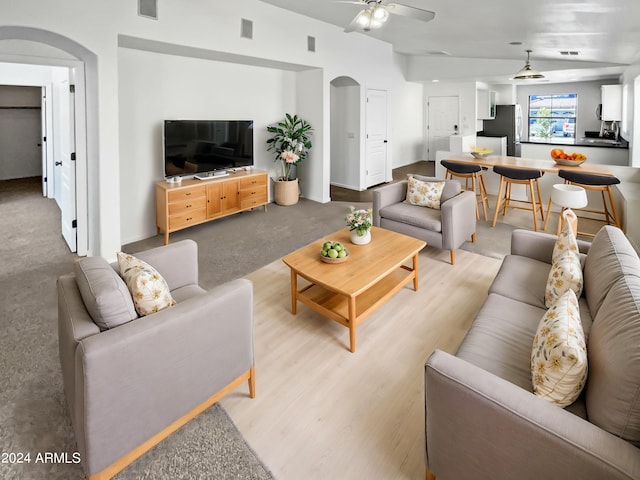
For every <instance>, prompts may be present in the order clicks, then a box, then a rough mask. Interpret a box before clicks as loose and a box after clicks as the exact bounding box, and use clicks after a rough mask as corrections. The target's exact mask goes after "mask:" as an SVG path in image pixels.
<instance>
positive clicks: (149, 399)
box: [74, 279, 254, 473]
mask: <svg viewBox="0 0 640 480" xmlns="http://www.w3.org/2000/svg"><path fill="white" fill-rule="evenodd" d="M253 365H254V351H253V287H252V284H251V282H249V281H248V280H245V279H238V280H234V281H231V282H229V283H226V284H224V285H221V286H219V287H217V288H214V289H213V290H211V291H209V292H207V293H205V294H202V295H198V296H195V297H193V298H191V299H189V300H187V301H185V302H182V303H179V304H176V305H175V306H173V307H170V308H167V309H164V310H162V311H160V312H158V313H155V314H152V315H149V316H146V317H142V318H139V319H137V320H134V321H132V322H129V323H127V324H125V325H121V326H119V327H117V328H114V329H112V330H108V331H105V332H102V333H100V334H99V335H93V336H91V337H88V338H86V339H84V340H83V341H81V342H80V343H79V345H78V349H77V350H76V385H75V395H76V399H75V404H76V418H75V421H74V424H75V427H76V437H77V441H78V446H79V450H80V453H81V455H82V458H83V462H85V468H86V469H87V471H88V473H96V472H99V471H102V470H103V469H104V468H105V467H107V466H109V465H111V464H112V463H113V462H114V461H115V460H117V459H119V458H121V457H122V456H123V455H124V454H126V453H128V452H130V451H131V450H133V449H134V448H135V447H137V446H138V445H140V444H141V443H143V442H144V441H146V440H147V439H149V438H151V437H152V436H154V435H155V434H157V433H158V432H160V431H161V430H163V429H164V428H166V427H167V426H168V425H170V424H171V423H172V422H174V421H175V420H177V419H179V418H180V417H182V416H183V415H184V414H186V413H187V412H189V411H190V410H192V409H193V408H195V407H196V406H198V405H200V404H201V403H202V402H204V401H205V400H207V399H208V398H209V397H211V396H212V395H214V394H215V393H217V392H218V391H220V390H221V389H222V388H223V387H225V386H227V385H228V384H229V383H230V382H231V381H232V380H235V379H236V378H238V377H239V376H240V375H242V374H243V373H245V372H246V371H248V370H249V369H250V368H251V367H253Z"/></svg>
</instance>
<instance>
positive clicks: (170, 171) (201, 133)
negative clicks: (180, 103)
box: [163, 120, 253, 177]
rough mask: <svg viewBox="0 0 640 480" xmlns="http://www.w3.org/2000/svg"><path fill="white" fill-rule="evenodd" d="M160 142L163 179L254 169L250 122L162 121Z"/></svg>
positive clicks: (251, 125) (251, 123)
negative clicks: (162, 127)
mask: <svg viewBox="0 0 640 480" xmlns="http://www.w3.org/2000/svg"><path fill="white" fill-rule="evenodd" d="M163 139H164V175H165V177H171V176H176V175H180V176H186V175H195V174H201V173H204V172H219V171H222V170H228V169H232V168H241V167H248V166H252V165H253V121H252V120H165V121H164V129H163Z"/></svg>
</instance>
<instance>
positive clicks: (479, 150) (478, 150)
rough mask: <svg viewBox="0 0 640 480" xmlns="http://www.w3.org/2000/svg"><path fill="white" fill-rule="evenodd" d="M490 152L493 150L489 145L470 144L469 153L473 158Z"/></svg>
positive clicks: (482, 156)
mask: <svg viewBox="0 0 640 480" xmlns="http://www.w3.org/2000/svg"><path fill="white" fill-rule="evenodd" d="M491 152H493V150H491V148H489V147H479V146H477V145H472V146H471V155H473V156H474V157H475V158H484V157H486V156H488V155H489V154H490V153H491Z"/></svg>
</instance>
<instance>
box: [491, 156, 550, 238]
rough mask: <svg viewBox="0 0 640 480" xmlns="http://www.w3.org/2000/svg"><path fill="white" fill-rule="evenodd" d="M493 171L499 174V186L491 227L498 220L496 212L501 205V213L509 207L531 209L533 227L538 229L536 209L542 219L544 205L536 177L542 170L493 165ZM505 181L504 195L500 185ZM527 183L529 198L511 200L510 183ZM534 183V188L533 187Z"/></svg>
mask: <svg viewBox="0 0 640 480" xmlns="http://www.w3.org/2000/svg"><path fill="white" fill-rule="evenodd" d="M493 171H494V172H496V173H497V174H498V175H500V187H499V188H498V199H497V200H496V211H495V213H494V214H493V223H492V224H491V226H492V227H495V226H496V222H497V221H498V212H499V211H500V206H501V205H502V209H503V211H502V215H506V214H507V210H508V209H509V208H519V209H522V210H531V211H532V212H533V229H534V230H535V231H536V232H537V231H538V215H537V213H538V210H540V218H541V219H542V220H544V206H543V205H542V195H541V194H540V182H538V179H539V178H540V177H542V171H540V170H536V169H530V168H511V167H500V166H495V167H493ZM504 183H506V184H507V186H506V189H505V192H504V197H503V196H502V186H503V184H504ZM513 184H517V185H529V193H530V195H531V200H530V201H529V200H512V199H511V185H513ZM534 184H535V189H534ZM536 191H537V193H538V201H536V195H535V194H536ZM511 202H518V203H526V204H529V205H530V206H527V207H523V206H519V205H511Z"/></svg>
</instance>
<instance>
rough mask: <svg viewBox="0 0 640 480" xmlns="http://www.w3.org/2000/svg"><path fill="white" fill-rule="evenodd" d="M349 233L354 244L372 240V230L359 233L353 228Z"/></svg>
mask: <svg viewBox="0 0 640 480" xmlns="http://www.w3.org/2000/svg"><path fill="white" fill-rule="evenodd" d="M349 234H350V235H351V243H353V244H354V245H366V244H368V243H369V242H371V230H367V231H366V232H364V235H358V232H357V231H356V230H351V231H350V232H349Z"/></svg>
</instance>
